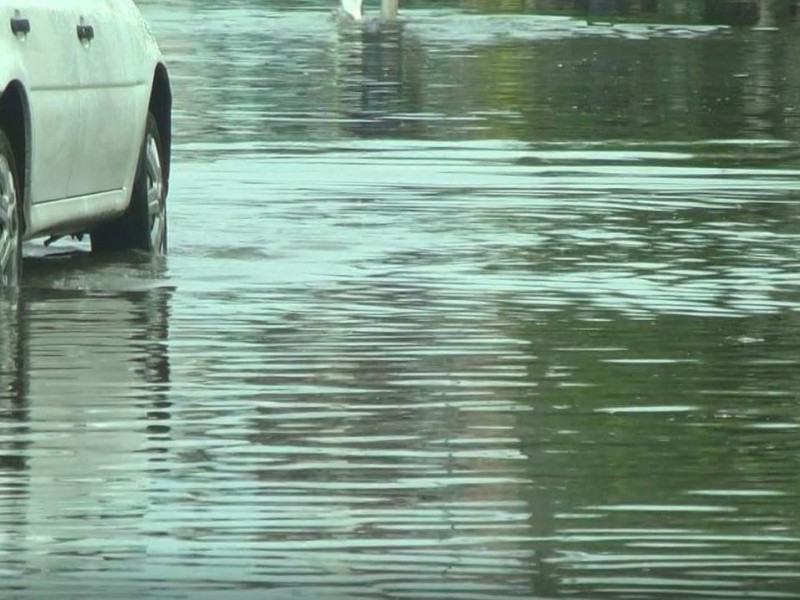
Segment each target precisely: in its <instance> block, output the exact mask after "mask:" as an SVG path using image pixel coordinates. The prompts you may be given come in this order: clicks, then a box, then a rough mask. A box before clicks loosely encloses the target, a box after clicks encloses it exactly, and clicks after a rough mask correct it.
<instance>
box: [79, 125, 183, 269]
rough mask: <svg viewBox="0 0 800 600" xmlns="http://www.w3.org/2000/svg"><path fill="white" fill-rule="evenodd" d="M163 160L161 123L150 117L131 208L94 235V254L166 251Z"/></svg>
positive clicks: (165, 197)
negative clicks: (123, 251)
mask: <svg viewBox="0 0 800 600" xmlns="http://www.w3.org/2000/svg"><path fill="white" fill-rule="evenodd" d="M163 156H164V155H163V146H162V145H161V135H160V133H159V131H158V123H157V122H156V119H155V117H154V116H153V115H152V113H148V115H147V125H146V127H145V134H144V140H143V141H142V147H141V150H140V151H139V160H138V163H137V165H136V176H135V178H134V180H133V190H132V192H131V200H130V203H129V205H128V208H127V209H126V211H125V212H124V213H123V214H122V215H121V216H120V217H118V218H116V219H114V220H112V221H109V222H107V223H104V224H102V225H100V226H99V227H97V228H96V229H95V230H94V231H92V233H91V239H92V252H113V251H119V250H144V251H145V252H149V253H152V254H156V255H159V254H164V253H165V252H166V251H167V181H166V179H165V171H164V161H163Z"/></svg>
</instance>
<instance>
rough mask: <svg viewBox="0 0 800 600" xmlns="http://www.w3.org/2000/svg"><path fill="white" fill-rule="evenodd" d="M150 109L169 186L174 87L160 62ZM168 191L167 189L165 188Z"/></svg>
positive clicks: (156, 71) (155, 75)
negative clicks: (158, 137) (154, 120)
mask: <svg viewBox="0 0 800 600" xmlns="http://www.w3.org/2000/svg"><path fill="white" fill-rule="evenodd" d="M149 110H150V112H151V113H152V114H153V116H154V117H155V119H156V123H157V124H158V133H159V135H160V137H161V152H162V155H163V156H161V163H162V168H163V169H164V185H165V187H167V189H168V188H169V173H170V157H171V155H172V88H171V87H170V82H169V73H168V72H167V68H166V67H165V66H164V65H163V64H162V63H159V64H158V65H157V66H156V70H155V73H154V75H153V85H152V87H151V92H150V105H149ZM165 191H166V190H165Z"/></svg>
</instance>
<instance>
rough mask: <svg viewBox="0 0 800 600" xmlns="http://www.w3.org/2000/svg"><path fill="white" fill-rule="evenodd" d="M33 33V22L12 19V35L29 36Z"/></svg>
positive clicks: (16, 18)
mask: <svg viewBox="0 0 800 600" xmlns="http://www.w3.org/2000/svg"><path fill="white" fill-rule="evenodd" d="M30 32H31V22H30V21H29V20H28V19H25V18H23V17H16V16H15V17H11V33H13V34H14V35H17V34H18V33H21V34H22V35H27V34H29V33H30Z"/></svg>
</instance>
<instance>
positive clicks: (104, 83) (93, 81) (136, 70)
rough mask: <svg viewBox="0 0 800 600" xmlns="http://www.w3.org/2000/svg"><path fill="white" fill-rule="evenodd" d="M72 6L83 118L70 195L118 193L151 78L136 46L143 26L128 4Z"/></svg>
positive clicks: (130, 163) (89, 1) (125, 181)
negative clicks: (78, 58) (135, 17)
mask: <svg viewBox="0 0 800 600" xmlns="http://www.w3.org/2000/svg"><path fill="white" fill-rule="evenodd" d="M62 1H63V0H62ZM73 4H74V5H75V6H76V8H77V10H78V18H77V20H76V23H75V31H76V36H77V37H78V38H79V39H78V41H79V43H80V45H81V49H82V52H81V56H80V63H79V65H78V68H79V72H80V81H81V88H82V94H81V101H82V115H83V116H82V122H81V124H80V133H79V137H78V140H79V144H80V145H79V148H80V152H79V153H78V154H77V155H76V160H77V163H76V165H75V169H74V171H73V175H72V179H71V188H70V189H71V193H72V195H75V196H78V195H80V196H85V195H91V194H107V193H109V192H111V193H121V192H122V191H123V188H124V187H125V186H126V185H129V183H130V180H131V179H132V177H133V174H134V169H135V165H136V161H137V158H138V155H139V147H140V144H141V139H142V136H143V133H144V126H145V116H146V110H147V100H148V94H149V87H150V81H151V79H152V70H151V68H150V66H149V65H148V64H147V61H148V60H149V58H148V57H146V56H145V55H144V54H143V53H142V52H141V51H139V48H138V47H137V36H140V35H142V33H143V32H142V31H140V29H141V27H143V22H142V21H141V19H139V20H138V21H137V20H135V19H134V18H133V17H134V16H136V15H138V13H137V12H135V10H131V9H134V7H133V5H132V4H131V3H130V2H129V1H128V0H126V1H125V2H119V1H117V0H73ZM148 74H149V76H148Z"/></svg>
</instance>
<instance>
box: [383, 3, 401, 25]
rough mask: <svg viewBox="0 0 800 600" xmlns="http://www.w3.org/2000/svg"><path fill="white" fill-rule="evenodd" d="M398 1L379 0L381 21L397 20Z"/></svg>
mask: <svg viewBox="0 0 800 600" xmlns="http://www.w3.org/2000/svg"><path fill="white" fill-rule="evenodd" d="M397 3H398V0H381V19H385V20H393V19H396V18H397Z"/></svg>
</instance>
